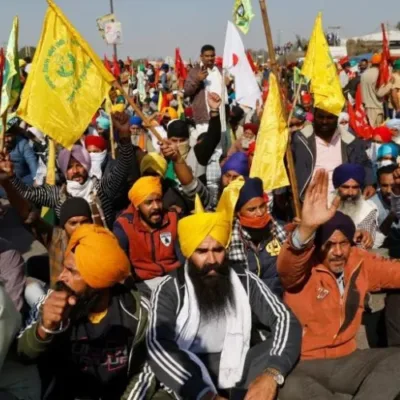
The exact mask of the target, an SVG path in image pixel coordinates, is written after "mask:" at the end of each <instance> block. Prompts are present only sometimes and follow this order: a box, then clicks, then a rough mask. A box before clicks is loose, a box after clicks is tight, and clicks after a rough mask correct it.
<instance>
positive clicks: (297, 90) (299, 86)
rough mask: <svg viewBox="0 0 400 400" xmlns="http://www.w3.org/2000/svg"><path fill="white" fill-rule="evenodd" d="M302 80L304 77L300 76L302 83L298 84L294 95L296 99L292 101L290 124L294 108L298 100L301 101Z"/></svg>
mask: <svg viewBox="0 0 400 400" xmlns="http://www.w3.org/2000/svg"><path fill="white" fill-rule="evenodd" d="M301 81H302V78H300V83H299V85H298V86H297V89H296V95H295V96H294V100H293V103H292V109H291V110H290V113H289V117H288V120H287V121H288V125H289V124H290V120H291V119H292V117H293V112H294V108H295V107H296V105H297V102H298V101H299V96H300V89H301Z"/></svg>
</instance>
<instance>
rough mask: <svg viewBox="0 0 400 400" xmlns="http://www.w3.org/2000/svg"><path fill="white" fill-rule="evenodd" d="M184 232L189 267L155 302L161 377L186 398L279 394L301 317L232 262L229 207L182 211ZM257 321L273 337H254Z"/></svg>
mask: <svg viewBox="0 0 400 400" xmlns="http://www.w3.org/2000/svg"><path fill="white" fill-rule="evenodd" d="M178 237H179V243H180V247H181V250H182V253H183V255H184V256H185V258H186V259H187V261H186V264H185V267H184V268H182V269H179V270H178V271H177V272H178V273H177V274H176V275H177V276H176V277H173V276H168V277H166V278H165V279H164V280H163V281H162V282H161V283H160V284H159V286H158V287H157V289H156V290H155V291H154V293H153V296H152V302H151V312H150V315H151V317H150V321H149V329H148V332H147V347H148V352H149V357H150V361H149V363H150V367H151V369H152V370H153V371H154V373H155V376H156V379H158V380H159V381H160V382H161V383H162V384H164V385H165V386H166V387H168V388H170V389H171V390H173V391H174V393H175V395H176V396H177V397H179V398H183V399H201V400H203V399H204V400H211V399H227V398H231V397H230V396H233V397H234V396H236V395H238V396H240V398H244V396H246V398H248V399H257V400H259V399H261V400H273V399H275V396H276V394H277V390H278V386H279V385H282V384H283V383H284V380H285V376H286V375H287V374H288V373H289V371H290V370H291V369H292V367H293V366H294V364H295V363H296V361H297V358H298V356H299V352H300V342H301V330H300V325H299V323H298V321H297V319H296V318H295V317H294V316H293V314H292V313H291V312H290V311H289V309H288V308H287V307H286V306H285V305H284V304H283V303H282V302H281V301H280V300H279V299H278V298H277V297H276V296H275V295H274V294H273V293H272V292H271V291H270V290H269V289H268V287H267V286H266V285H265V284H264V283H263V282H262V281H261V280H260V279H259V278H258V277H257V276H256V275H254V274H253V273H251V272H250V271H248V270H247V269H245V268H243V267H240V266H235V267H231V266H230V264H229V262H228V261H227V258H226V247H227V245H228V242H229V237H230V218H227V216H226V214H225V213H222V212H216V213H204V212H200V213H196V214H195V215H193V216H190V217H187V218H183V219H182V220H181V221H179V224H178ZM253 328H256V329H262V330H268V332H269V338H270V340H266V341H260V342H259V343H258V344H255V343H253V342H252V341H251V332H252V330H253ZM235 392H237V393H235ZM246 393H247V395H246ZM160 398H162V397H160Z"/></svg>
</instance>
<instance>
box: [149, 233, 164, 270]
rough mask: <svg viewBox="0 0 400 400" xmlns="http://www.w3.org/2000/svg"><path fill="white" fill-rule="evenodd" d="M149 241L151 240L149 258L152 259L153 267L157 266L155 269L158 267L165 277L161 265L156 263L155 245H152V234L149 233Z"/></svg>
mask: <svg viewBox="0 0 400 400" xmlns="http://www.w3.org/2000/svg"><path fill="white" fill-rule="evenodd" d="M150 239H151V258H152V259H153V262H154V264H155V265H157V267H159V268H160V269H161V272H162V274H163V275H165V272H166V271H165V269H164V268H163V266H162V265H160V264H158V263H157V259H156V244H155V243H154V232H151V233H150Z"/></svg>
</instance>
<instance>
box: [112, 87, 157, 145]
mask: <svg viewBox="0 0 400 400" xmlns="http://www.w3.org/2000/svg"><path fill="white" fill-rule="evenodd" d="M113 85H114V87H115V88H116V89H118V90H119V91H120V92H121V93H122V95H123V96H124V97H125V100H126V101H127V102H128V103H129V105H130V106H131V107H132V108H133V110H134V111H135V113H136V115H138V116H139V117H140V118H141V119H142V121H143V122H144V123H145V124H146V125H148V129H149V130H150V132H151V133H152V134H153V135H154V136H155V138H156V139H157V140H158V141H159V142H163V141H164V139H163V138H162V137H161V136H160V134H159V133H158V132H157V130H156V129H155V128H154V126H152V125H151V123H150V121H149V119H148V118H147V117H146V115H144V114H143V112H142V110H141V109H140V108H139V107H138V106H137V105H136V104H135V102H134V101H133V100H132V99H131V98H130V97H129V96H128V93H126V92H125V90H124V89H123V87H122V86H121V84H120V83H119V82H118V81H114V83H113Z"/></svg>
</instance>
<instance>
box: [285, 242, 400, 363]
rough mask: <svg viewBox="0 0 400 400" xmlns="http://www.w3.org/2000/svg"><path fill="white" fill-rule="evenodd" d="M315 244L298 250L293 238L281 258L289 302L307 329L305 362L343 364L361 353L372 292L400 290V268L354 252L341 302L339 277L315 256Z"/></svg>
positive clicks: (360, 252) (302, 351)
mask: <svg viewBox="0 0 400 400" xmlns="http://www.w3.org/2000/svg"><path fill="white" fill-rule="evenodd" d="M314 250H315V246H314V244H313V243H310V244H309V245H308V246H307V247H306V248H305V249H304V250H296V249H295V248H294V247H293V245H292V243H291V237H289V239H288V240H287V241H286V243H285V244H284V245H283V247H282V249H281V251H280V254H279V256H278V262H277V268H278V273H279V276H280V279H281V282H282V285H283V288H284V289H285V291H286V292H285V294H284V300H285V302H286V304H287V305H288V306H289V307H290V308H291V309H292V311H293V312H294V314H295V315H296V317H297V318H298V319H299V321H300V323H301V325H302V327H303V340H302V349H301V359H302V360H310V359H319V358H337V357H343V356H346V355H348V354H350V353H352V352H353V351H354V350H356V339H355V337H356V333H357V332H358V330H359V328H360V325H361V317H362V313H363V311H364V298H365V295H366V294H367V293H368V292H373V291H378V290H380V289H392V288H400V263H398V262H394V261H392V260H385V259H383V258H380V257H378V256H376V255H374V254H371V253H368V252H367V251H365V250H361V249H358V248H356V247H353V248H352V249H351V253H350V257H349V259H348V262H347V265H346V268H345V276H344V281H345V292H344V295H343V297H341V296H340V292H339V288H338V285H337V282H336V278H335V276H334V275H333V274H332V273H331V272H330V271H329V270H328V269H327V268H326V267H325V266H324V265H322V264H321V263H319V262H318V260H317V259H316V256H315V255H314Z"/></svg>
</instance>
